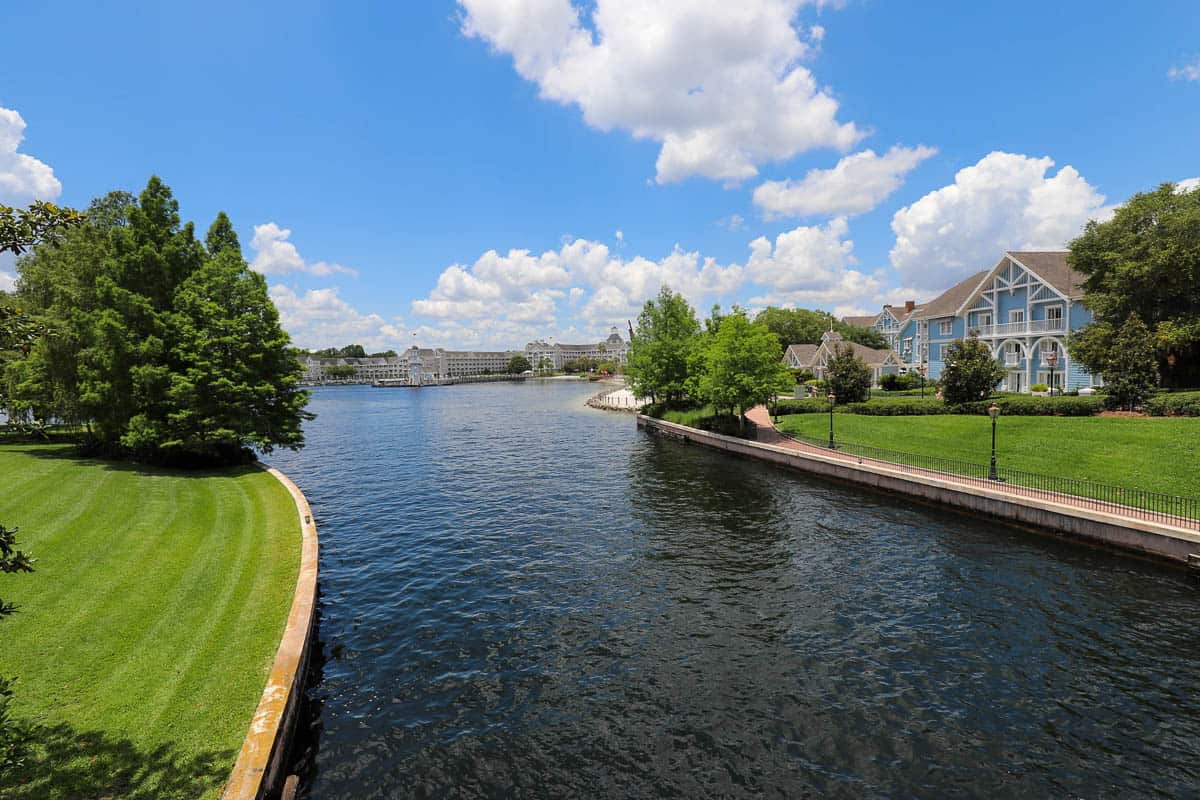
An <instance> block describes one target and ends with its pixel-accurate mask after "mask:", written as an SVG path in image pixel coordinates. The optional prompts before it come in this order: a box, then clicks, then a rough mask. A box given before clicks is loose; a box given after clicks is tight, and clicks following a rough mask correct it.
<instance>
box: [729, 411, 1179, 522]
mask: <svg viewBox="0 0 1200 800" xmlns="http://www.w3.org/2000/svg"><path fill="white" fill-rule="evenodd" d="M746 418H747V419H749V420H750V421H751V422H753V423H754V425H755V441H758V442H761V443H762V444H769V445H773V446H775V447H782V448H785V449H788V450H795V451H797V452H798V453H808V454H812V455H819V456H821V457H822V458H836V459H840V460H844V461H846V462H849V463H852V464H862V463H864V462H869V463H871V464H873V465H878V466H883V467H889V468H891V469H895V470H898V471H901V472H903V473H905V474H906V475H909V476H914V477H929V478H936V479H937V480H939V481H942V482H944V483H959V484H962V485H964V486H970V487H982V488H986V489H987V490H989V491H992V492H998V493H1001V494H1007V495H1010V496H1012V497H1025V498H1033V499H1037V500H1046V501H1050V502H1054V503H1058V504H1060V505H1064V506H1068V507H1071V508H1076V509H1079V510H1080V511H1101V512H1104V513H1106V514H1113V515H1116V516H1121V517H1126V518H1128V519H1131V520H1142V521H1145V522H1153V523H1156V524H1159V525H1170V526H1172V527H1176V528H1182V529H1184V530H1186V531H1187V532H1188V533H1190V534H1192V535H1195V532H1197V531H1200V520H1195V519H1189V518H1187V517H1176V516H1171V515H1168V514H1162V513H1158V512H1153V511H1146V510H1144V509H1140V508H1134V507H1132V506H1123V505H1118V504H1116V503H1110V502H1108V501H1104V500H1092V499H1090V498H1086V497H1078V496H1075V495H1070V494H1062V493H1061V492H1050V491H1046V490H1044V489H1030V488H1027V487H1024V486H1016V485H1014V484H1011V483H999V482H996V481H990V480H987V479H986V478H973V477H970V476H967V475H958V474H955V473H952V472H938V471H935V470H929V469H922V468H920V467H910V466H908V465H905V464H897V463H895V462H893V461H881V460H878V459H872V458H865V457H862V456H858V455H855V454H853V453H844V452H839V451H837V450H830V449H829V448H827V447H818V446H816V445H811V444H807V443H805V442H800V441H797V440H796V439H792V438H790V437H788V436H785V435H784V434H781V433H780V432H779V431H778V430H777V429H776V428H775V425H774V424H773V423H772V422H771V414H770V412H769V411H768V410H767V408H766V407H765V406H755V407H754V408H752V409H750V410H749V411H747V412H746Z"/></svg>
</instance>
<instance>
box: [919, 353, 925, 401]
mask: <svg viewBox="0 0 1200 800" xmlns="http://www.w3.org/2000/svg"><path fill="white" fill-rule="evenodd" d="M925 370H926V367H925V362H923V361H922V362H921V366H919V367H917V372H919V373H921V399H922V400H924V399H925Z"/></svg>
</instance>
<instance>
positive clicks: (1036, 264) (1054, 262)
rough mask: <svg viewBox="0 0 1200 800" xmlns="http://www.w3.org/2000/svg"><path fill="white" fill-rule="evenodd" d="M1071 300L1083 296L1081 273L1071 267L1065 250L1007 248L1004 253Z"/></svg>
mask: <svg viewBox="0 0 1200 800" xmlns="http://www.w3.org/2000/svg"><path fill="white" fill-rule="evenodd" d="M1004 255H1005V256H1006V257H1010V258H1012V260H1013V261H1016V262H1017V263H1018V264H1020V265H1021V266H1023V267H1025V268H1026V269H1028V270H1029V271H1030V272H1032V273H1033V274H1035V275H1037V276H1038V277H1039V278H1041V279H1042V280H1044V281H1045V282H1046V283H1048V284H1050V285H1051V286H1053V287H1054V288H1055V289H1057V290H1058V291H1060V292H1062V293H1063V294H1065V295H1066V296H1067V297H1069V298H1071V299H1072V300H1078V299H1079V298H1081V297H1083V281H1084V280H1085V276H1084V275H1083V273H1080V272H1076V271H1075V270H1073V269H1071V266H1070V265H1069V264H1068V263H1067V251H1066V250H1009V251H1008V252H1007V253H1005V254H1004Z"/></svg>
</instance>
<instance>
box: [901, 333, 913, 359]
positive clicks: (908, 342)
mask: <svg viewBox="0 0 1200 800" xmlns="http://www.w3.org/2000/svg"><path fill="white" fill-rule="evenodd" d="M903 352H904V355H906V356H911V355H912V337H911V336H909V337H908V338H906V339H905V340H904V350H903Z"/></svg>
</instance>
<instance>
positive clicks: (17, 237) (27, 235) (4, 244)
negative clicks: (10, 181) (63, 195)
mask: <svg viewBox="0 0 1200 800" xmlns="http://www.w3.org/2000/svg"><path fill="white" fill-rule="evenodd" d="M82 222H83V216H82V215H81V214H80V213H79V212H78V211H76V210H75V209H73V208H60V207H59V206H56V205H54V204H53V203H46V202H42V201H34V202H33V203H32V204H31V205H30V206H29V208H23V209H22V208H11V207H9V206H6V205H0V253H15V254H16V255H20V254H21V253H24V252H25V251H26V250H28V249H29V248H30V247H33V246H34V245H35V244H37V243H39V242H43V241H47V240H50V239H53V238H54V237H56V236H58V235H59V234H61V233H62V231H63V230H65V229H67V228H70V227H72V226H75V225H79V224H81V223H82Z"/></svg>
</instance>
